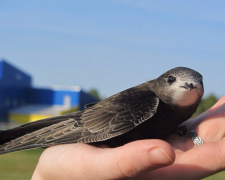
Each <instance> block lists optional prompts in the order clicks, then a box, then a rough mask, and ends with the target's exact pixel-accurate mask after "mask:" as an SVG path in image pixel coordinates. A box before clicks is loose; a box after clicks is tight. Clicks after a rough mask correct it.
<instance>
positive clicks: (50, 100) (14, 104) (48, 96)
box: [0, 60, 98, 124]
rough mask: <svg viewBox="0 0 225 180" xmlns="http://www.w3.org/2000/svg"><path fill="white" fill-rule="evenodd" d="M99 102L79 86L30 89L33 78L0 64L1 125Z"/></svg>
mask: <svg viewBox="0 0 225 180" xmlns="http://www.w3.org/2000/svg"><path fill="white" fill-rule="evenodd" d="M96 101H98V100H97V99H96V98H94V97H93V96H91V95H89V94H88V93H86V92H85V91H83V90H82V89H81V87H79V86H74V87H67V88H63V87H52V88H35V87H32V77H31V76H30V75H29V74H27V73H25V72H23V71H22V70H20V69H18V68H16V67H15V66H13V65H11V64H9V63H8V62H6V61H4V60H2V61H0V122H9V121H10V120H11V121H14V122H17V123H20V124H21V123H27V122H31V121H35V120H38V119H43V118H47V117H52V116H57V115H60V114H62V113H65V112H71V111H77V110H82V109H83V108H84V105H85V104H88V103H92V102H96Z"/></svg>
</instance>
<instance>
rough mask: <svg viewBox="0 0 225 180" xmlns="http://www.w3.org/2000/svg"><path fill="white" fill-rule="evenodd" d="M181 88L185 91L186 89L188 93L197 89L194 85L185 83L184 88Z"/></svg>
mask: <svg viewBox="0 0 225 180" xmlns="http://www.w3.org/2000/svg"><path fill="white" fill-rule="evenodd" d="M181 87H182V88H185V89H187V90H189V91H191V90H192V89H195V88H197V87H195V86H194V85H193V83H190V84H189V83H185V85H184V86H181Z"/></svg>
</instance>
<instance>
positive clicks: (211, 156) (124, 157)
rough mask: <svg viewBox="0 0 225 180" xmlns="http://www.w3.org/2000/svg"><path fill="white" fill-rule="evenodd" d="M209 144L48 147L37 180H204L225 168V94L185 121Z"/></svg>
mask: <svg viewBox="0 0 225 180" xmlns="http://www.w3.org/2000/svg"><path fill="white" fill-rule="evenodd" d="M183 125H185V126H187V127H188V128H189V130H192V129H195V130H196V132H197V134H198V135H199V136H200V137H201V138H202V139H203V141H204V144H202V145H200V146H194V144H193V142H192V140H191V139H190V138H189V137H188V136H187V135H186V136H183V137H180V136H178V135H177V134H173V135H171V136H169V137H168V138H167V139H166V141H162V140H157V139H150V140H140V141H134V142H131V143H128V144H126V145H124V146H121V147H117V148H109V147H106V146H104V145H102V146H98V147H96V146H92V145H88V144H66V145H57V146H53V147H49V148H47V149H46V150H45V151H44V152H43V154H42V155H41V157H40V159H39V162H38V164H37V167H36V169H35V171H34V174H33V177H32V180H51V179H54V180H62V179H66V180H75V179H80V180H82V179H85V180H89V179H91V180H95V179H96V180H101V179H102V180H104V179H127V178H130V179H160V180H163V179H166V180H168V179H173V180H174V179H201V178H204V177H207V176H209V175H212V174H214V173H216V172H219V171H222V170H224V169H225V148H224V147H225V139H224V136H225V96H224V97H222V98H221V99H220V100H219V101H218V102H217V103H216V104H215V105H214V106H213V107H212V108H210V109H209V110H207V111H206V112H204V113H202V114H201V115H200V116H198V117H196V118H193V119H190V120H188V121H186V122H185V123H183Z"/></svg>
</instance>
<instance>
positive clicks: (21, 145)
mask: <svg viewBox="0 0 225 180" xmlns="http://www.w3.org/2000/svg"><path fill="white" fill-rule="evenodd" d="M203 94H204V86H203V77H202V75H201V74H200V73H199V72H197V71H195V70H193V69H191V68H187V67H175V68H173V69H170V70H168V71H166V72H165V73H163V74H162V75H160V76H159V77H157V78H156V79H153V80H150V81H147V82H144V83H142V84H139V85H137V86H134V87H131V88H129V89H126V90H124V91H121V92H119V93H117V94H115V95H112V96H110V97H108V98H105V99H103V100H102V101H99V102H96V103H91V104H87V105H86V106H85V109H84V110H82V111H78V112H72V113H68V114H64V115H60V116H56V117H51V118H46V119H42V120H38V121H35V122H30V123H27V124H23V125H21V126H18V127H15V128H12V129H8V130H2V131H0V154H5V153H10V152H15V151H21V150H27V149H34V148H46V147H49V146H53V145H59V144H68V143H87V144H94V145H95V144H98V143H103V144H106V145H108V146H110V147H112V148H114V147H118V146H122V145H124V144H126V143H129V142H132V141H136V140H142V139H165V138H166V137H167V136H168V135H170V134H172V133H175V132H176V130H177V128H178V126H179V125H180V124H181V123H182V122H184V121H186V120H187V119H188V118H190V117H191V116H192V114H193V113H194V112H195V111H196V109H197V107H198V105H199V103H200V101H201V98H202V96H203Z"/></svg>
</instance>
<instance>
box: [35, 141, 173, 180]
mask: <svg viewBox="0 0 225 180" xmlns="http://www.w3.org/2000/svg"><path fill="white" fill-rule="evenodd" d="M174 160H175V154H174V151H173V149H172V147H171V146H170V145H169V144H168V143H166V142H164V141H161V140H142V141H135V142H132V143H129V144H126V145H124V146H121V147H118V148H104V149H102V148H97V147H94V146H90V145H87V144H68V145H61V146H54V147H51V148H49V149H47V150H46V151H45V152H44V153H43V155H42V156H41V158H40V161H39V163H38V166H37V168H36V170H35V172H34V175H33V179H32V180H42V179H44V180H47V179H55V180H57V179H67V180H69V179H120V178H128V177H135V176H137V175H139V174H140V173H142V172H145V171H149V170H153V169H156V168H159V167H165V166H168V165H170V164H172V163H173V162H174ZM36 177H40V179H38V178H36Z"/></svg>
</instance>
